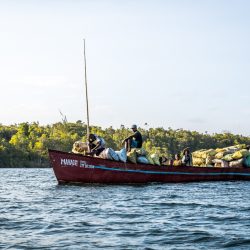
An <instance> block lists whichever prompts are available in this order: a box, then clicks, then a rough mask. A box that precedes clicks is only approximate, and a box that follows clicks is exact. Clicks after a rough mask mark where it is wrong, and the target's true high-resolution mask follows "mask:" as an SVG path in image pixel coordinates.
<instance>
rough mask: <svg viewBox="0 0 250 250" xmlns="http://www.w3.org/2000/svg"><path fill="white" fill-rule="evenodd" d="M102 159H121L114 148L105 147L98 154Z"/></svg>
mask: <svg viewBox="0 0 250 250" xmlns="http://www.w3.org/2000/svg"><path fill="white" fill-rule="evenodd" d="M98 157H99V158H102V159H108V160H113V161H119V156H118V154H117V153H116V152H115V151H114V150H113V149H112V148H106V149H104V150H103V151H102V152H101V153H100V154H99V156H98Z"/></svg>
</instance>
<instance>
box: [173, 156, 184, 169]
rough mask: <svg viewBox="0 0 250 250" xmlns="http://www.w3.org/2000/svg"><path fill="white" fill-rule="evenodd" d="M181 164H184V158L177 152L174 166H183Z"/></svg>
mask: <svg viewBox="0 0 250 250" xmlns="http://www.w3.org/2000/svg"><path fill="white" fill-rule="evenodd" d="M181 165H182V160H181V158H180V155H179V154H175V156H174V162H173V166H181Z"/></svg>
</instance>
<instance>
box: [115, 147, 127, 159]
mask: <svg viewBox="0 0 250 250" xmlns="http://www.w3.org/2000/svg"><path fill="white" fill-rule="evenodd" d="M115 152H116V154H117V155H118V157H119V160H120V161H122V162H127V151H126V149H125V148H122V149H121V150H120V151H115Z"/></svg>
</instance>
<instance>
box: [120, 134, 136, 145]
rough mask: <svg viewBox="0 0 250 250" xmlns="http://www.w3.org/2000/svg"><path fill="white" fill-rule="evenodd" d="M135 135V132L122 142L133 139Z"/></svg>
mask: <svg viewBox="0 0 250 250" xmlns="http://www.w3.org/2000/svg"><path fill="white" fill-rule="evenodd" d="M133 137H134V134H132V135H130V136H128V137H127V138H125V139H124V140H123V141H122V143H124V142H125V141H127V140H128V139H132V138H133Z"/></svg>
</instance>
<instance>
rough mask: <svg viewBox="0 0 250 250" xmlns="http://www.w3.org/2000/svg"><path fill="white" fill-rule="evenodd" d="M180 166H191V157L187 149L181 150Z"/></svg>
mask: <svg viewBox="0 0 250 250" xmlns="http://www.w3.org/2000/svg"><path fill="white" fill-rule="evenodd" d="M182 164H183V165H184V166H192V156H191V153H190V150H189V148H185V149H184V150H183V157H182Z"/></svg>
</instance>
